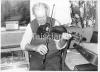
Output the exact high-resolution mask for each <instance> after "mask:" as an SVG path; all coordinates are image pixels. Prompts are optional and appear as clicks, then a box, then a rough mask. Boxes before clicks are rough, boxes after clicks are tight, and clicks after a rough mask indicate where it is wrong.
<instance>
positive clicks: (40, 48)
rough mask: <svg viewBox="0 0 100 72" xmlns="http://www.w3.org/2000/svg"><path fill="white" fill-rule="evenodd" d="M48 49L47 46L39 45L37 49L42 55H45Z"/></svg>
mask: <svg viewBox="0 0 100 72" xmlns="http://www.w3.org/2000/svg"><path fill="white" fill-rule="evenodd" d="M47 51H48V49H47V47H46V45H43V44H42V45H39V46H38V47H37V48H36V52H39V53H40V54H41V55H45V54H46V53H47Z"/></svg>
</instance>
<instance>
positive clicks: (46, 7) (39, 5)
mask: <svg viewBox="0 0 100 72" xmlns="http://www.w3.org/2000/svg"><path fill="white" fill-rule="evenodd" d="M41 6H42V7H44V9H45V11H46V13H47V14H48V12H49V7H48V5H47V4H45V3H41V2H39V3H36V4H34V6H33V8H32V11H33V14H35V9H36V8H40V7H41Z"/></svg>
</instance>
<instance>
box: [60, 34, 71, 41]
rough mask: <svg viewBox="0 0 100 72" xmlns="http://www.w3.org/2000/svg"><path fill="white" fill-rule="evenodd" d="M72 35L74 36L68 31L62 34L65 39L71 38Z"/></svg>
mask: <svg viewBox="0 0 100 72" xmlns="http://www.w3.org/2000/svg"><path fill="white" fill-rule="evenodd" d="M71 37H72V35H71V34H68V33H63V34H62V39H64V40H69V39H70V38H71Z"/></svg>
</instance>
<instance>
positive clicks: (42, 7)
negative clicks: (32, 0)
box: [21, 3, 71, 70]
mask: <svg viewBox="0 0 100 72" xmlns="http://www.w3.org/2000/svg"><path fill="white" fill-rule="evenodd" d="M32 10H33V14H34V16H35V19H34V20H33V21H32V22H31V23H30V24H28V26H27V27H26V31H25V33H24V35H23V38H22V42H21V48H22V49H23V50H27V51H28V52H29V55H30V59H29V62H30V70H61V68H60V67H61V52H60V50H61V49H63V48H65V46H66V45H67V40H69V39H70V38H71V35H70V34H68V33H63V34H62V36H61V39H60V40H55V39H51V40H49V42H48V46H47V45H46V44H45V42H44V41H43V42H42V43H41V44H37V45H36V44H35V42H36V39H34V38H35V37H34V36H35V34H36V32H37V30H38V28H39V26H41V25H45V24H46V23H49V24H50V22H51V20H52V26H53V27H54V26H59V25H60V23H59V22H58V21H57V20H55V19H53V18H52V19H51V18H50V17H49V16H48V6H47V5H46V4H44V3H37V4H35V5H34V6H33V8H32ZM43 40H44V39H43ZM40 41H42V40H40ZM46 54H47V55H46ZM45 55H46V57H45ZM45 58H46V59H45ZM44 59H45V62H44Z"/></svg>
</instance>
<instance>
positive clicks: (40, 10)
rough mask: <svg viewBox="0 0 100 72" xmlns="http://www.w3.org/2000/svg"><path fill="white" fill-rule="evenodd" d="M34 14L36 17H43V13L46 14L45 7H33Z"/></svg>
mask: <svg viewBox="0 0 100 72" xmlns="http://www.w3.org/2000/svg"><path fill="white" fill-rule="evenodd" d="M35 15H36V16H37V17H43V16H45V15H46V11H45V8H43V7H40V8H36V9H35Z"/></svg>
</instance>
